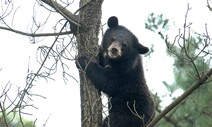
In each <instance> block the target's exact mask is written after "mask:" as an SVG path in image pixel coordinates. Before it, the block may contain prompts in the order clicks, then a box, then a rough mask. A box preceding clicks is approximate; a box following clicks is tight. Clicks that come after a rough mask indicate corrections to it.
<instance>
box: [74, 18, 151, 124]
mask: <svg viewBox="0 0 212 127" xmlns="http://www.w3.org/2000/svg"><path fill="white" fill-rule="evenodd" d="M116 20H117V21H116ZM108 26H109V29H108V30H107V31H106V32H105V34H104V37H103V40H102V44H101V49H100V53H99V63H98V62H97V60H95V59H93V60H91V61H90V62H89V64H88V66H87V68H86V70H85V71H86V75H87V76H88V78H89V79H90V80H91V81H92V82H93V83H94V85H95V87H96V88H97V89H98V90H100V91H102V92H104V93H106V94H107V95H108V97H110V98H111V100H110V101H111V103H110V104H111V105H110V108H111V109H110V110H109V116H108V117H107V118H106V119H105V120H104V123H103V127H144V126H145V124H146V123H148V122H149V121H150V120H151V119H152V118H153V117H154V101H153V99H152V97H151V94H150V92H149V90H148V87H147V85H146V81H145V78H144V73H143V67H142V61H141V57H140V56H139V54H144V53H147V52H148V48H147V47H145V46H143V45H141V44H140V43H139V42H138V39H137V38H136V36H135V35H134V34H133V33H131V32H130V31H129V30H128V29H127V28H125V27H124V26H120V25H118V19H117V18H116V17H111V18H109V20H108ZM112 43H119V45H120V46H121V48H122V52H123V53H122V56H121V57H120V58H118V59H112V58H110V57H109V56H108V52H109V51H108V47H109V46H110V45H111V44H112ZM86 61H87V62H88V61H89V58H87V57H84V56H82V57H79V58H78V62H77V63H79V64H77V67H78V68H80V66H81V68H82V69H85V67H86V63H87V62H86Z"/></svg>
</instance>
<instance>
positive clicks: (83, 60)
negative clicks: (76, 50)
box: [75, 56, 89, 70]
mask: <svg viewBox="0 0 212 127" xmlns="http://www.w3.org/2000/svg"><path fill="white" fill-rule="evenodd" d="M88 61H89V59H88V58H87V57H85V56H80V57H78V58H77V60H76V62H75V64H76V66H77V68H78V69H81V70H85V67H86V66H87V64H88Z"/></svg>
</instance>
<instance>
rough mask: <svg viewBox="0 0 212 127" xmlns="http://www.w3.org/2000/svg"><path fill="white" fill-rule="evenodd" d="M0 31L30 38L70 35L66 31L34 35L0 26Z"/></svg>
mask: <svg viewBox="0 0 212 127" xmlns="http://www.w3.org/2000/svg"><path fill="white" fill-rule="evenodd" d="M0 29H3V30H8V31H11V32H15V33H17V34H20V35H25V36H30V37H49V36H57V35H67V34H70V33H71V31H66V32H59V33H39V34H34V33H25V32H22V31H19V30H15V29H12V28H7V27H2V26H0Z"/></svg>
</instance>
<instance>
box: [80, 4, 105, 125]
mask: <svg viewBox="0 0 212 127" xmlns="http://www.w3.org/2000/svg"><path fill="white" fill-rule="evenodd" d="M102 2H103V0H90V1H89V2H88V0H81V1H80V7H83V8H81V10H80V12H79V24H80V27H79V30H78V32H77V34H76V35H77V43H78V54H79V56H82V55H83V56H90V57H91V56H94V55H96V54H97V52H98V41H99V39H98V35H99V29H100V23H101V14H102V13H101V5H102ZM80 95H81V125H82V127H100V124H101V123H102V103H101V98H100V92H99V91H97V90H96V89H95V87H94V85H92V83H91V82H90V81H89V80H88V79H87V78H86V76H85V75H84V74H83V73H80Z"/></svg>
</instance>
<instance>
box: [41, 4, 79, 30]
mask: <svg viewBox="0 0 212 127" xmlns="http://www.w3.org/2000/svg"><path fill="white" fill-rule="evenodd" d="M41 1H43V2H44V3H46V4H48V5H49V6H51V7H52V8H54V9H55V10H56V11H57V12H58V13H60V14H61V15H62V16H64V17H65V18H66V19H67V20H68V21H69V22H70V23H72V24H73V25H75V27H76V26H78V27H79V26H80V24H79V23H78V16H76V15H74V14H72V13H71V12H70V11H69V10H67V9H66V8H65V7H63V6H62V5H60V4H59V3H57V1H53V0H41ZM71 26H72V25H71Z"/></svg>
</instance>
